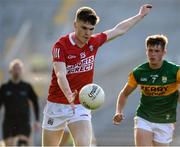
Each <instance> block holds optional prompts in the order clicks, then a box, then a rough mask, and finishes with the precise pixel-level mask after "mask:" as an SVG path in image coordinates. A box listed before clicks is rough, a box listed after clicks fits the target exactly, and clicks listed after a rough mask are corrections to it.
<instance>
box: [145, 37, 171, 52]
mask: <svg viewBox="0 0 180 147" xmlns="http://www.w3.org/2000/svg"><path fill="white" fill-rule="evenodd" d="M167 43H168V39H167V37H166V36H165V35H152V36H148V37H147V38H146V41H145V45H146V48H147V47H148V46H149V45H153V46H154V45H161V46H162V48H163V49H165V48H166V46H167Z"/></svg>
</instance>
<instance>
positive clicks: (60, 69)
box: [53, 62, 76, 110]
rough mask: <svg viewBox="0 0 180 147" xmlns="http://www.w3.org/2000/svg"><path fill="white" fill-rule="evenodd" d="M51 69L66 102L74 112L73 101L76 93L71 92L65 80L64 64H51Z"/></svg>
mask: <svg viewBox="0 0 180 147" xmlns="http://www.w3.org/2000/svg"><path fill="white" fill-rule="evenodd" d="M53 68H54V71H55V74H56V77H57V82H58V85H59V87H60V88H61V90H62V92H63V93H64V95H65V97H66V98H67V100H68V102H69V103H70V104H71V106H72V108H73V110H74V103H73V102H74V99H75V96H76V92H74V93H73V92H72V91H71V88H70V86H69V82H68V80H67V78H66V65H65V63H64V62H53Z"/></svg>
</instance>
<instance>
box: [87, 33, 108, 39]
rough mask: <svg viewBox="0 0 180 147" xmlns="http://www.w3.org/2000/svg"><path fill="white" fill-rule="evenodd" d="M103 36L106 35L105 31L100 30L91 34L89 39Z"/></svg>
mask: <svg viewBox="0 0 180 147" xmlns="http://www.w3.org/2000/svg"><path fill="white" fill-rule="evenodd" d="M103 37H107V35H106V33H104V32H100V33H96V34H93V35H92V36H91V38H90V39H96V38H103Z"/></svg>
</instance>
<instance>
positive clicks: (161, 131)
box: [134, 116, 175, 144]
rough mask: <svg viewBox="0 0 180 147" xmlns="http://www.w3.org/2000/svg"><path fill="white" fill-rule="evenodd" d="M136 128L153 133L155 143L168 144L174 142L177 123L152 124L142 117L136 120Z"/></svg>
mask: <svg viewBox="0 0 180 147" xmlns="http://www.w3.org/2000/svg"><path fill="white" fill-rule="evenodd" d="M134 128H135V129H136V128H140V129H144V130H147V131H150V132H152V133H153V137H154V138H153V140H154V141H155V142H159V143H163V144H168V143H170V142H172V140H173V133H174V128H175V123H152V122H150V121H147V120H145V119H143V118H141V117H138V116H136V117H135V118H134Z"/></svg>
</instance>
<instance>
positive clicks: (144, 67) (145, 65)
mask: <svg viewBox="0 0 180 147" xmlns="http://www.w3.org/2000/svg"><path fill="white" fill-rule="evenodd" d="M148 67H149V64H148V62H145V63H142V64H139V65H138V66H136V67H135V68H134V69H133V72H137V71H144V70H148Z"/></svg>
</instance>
